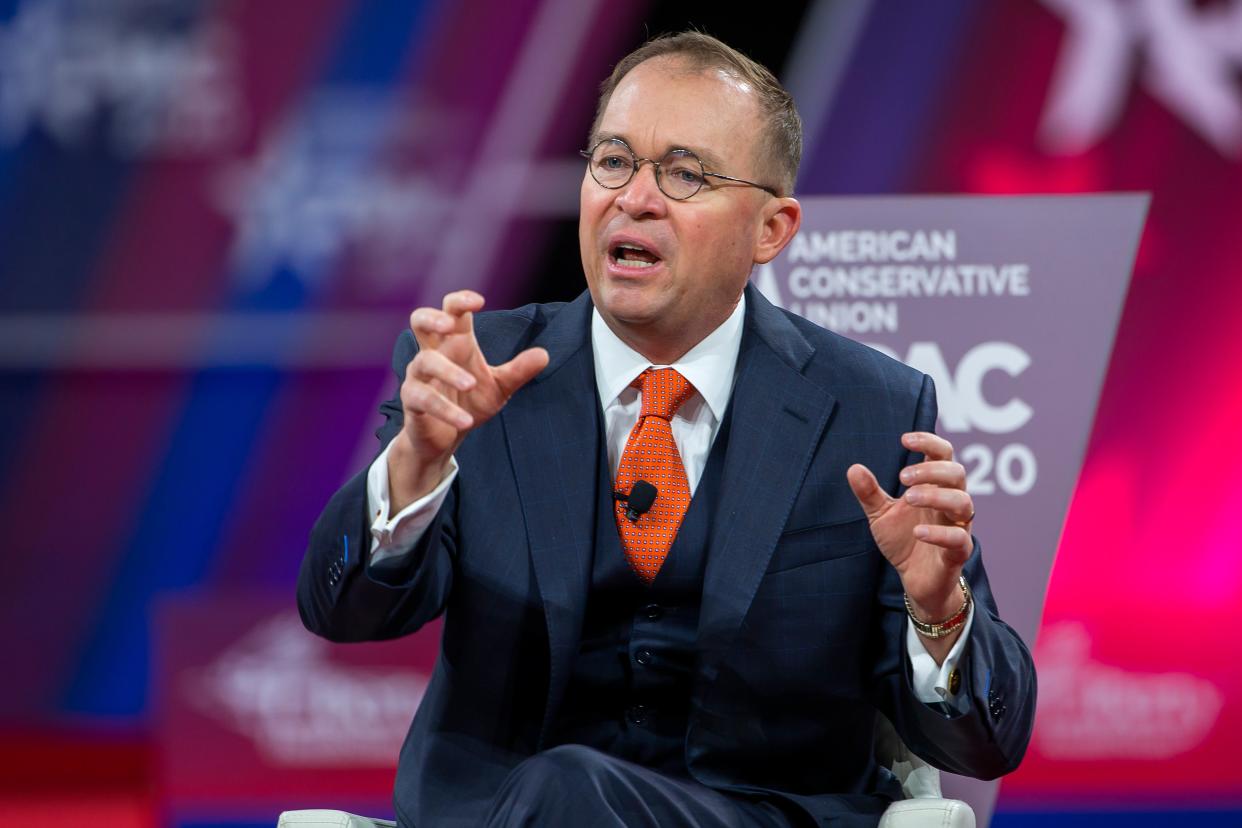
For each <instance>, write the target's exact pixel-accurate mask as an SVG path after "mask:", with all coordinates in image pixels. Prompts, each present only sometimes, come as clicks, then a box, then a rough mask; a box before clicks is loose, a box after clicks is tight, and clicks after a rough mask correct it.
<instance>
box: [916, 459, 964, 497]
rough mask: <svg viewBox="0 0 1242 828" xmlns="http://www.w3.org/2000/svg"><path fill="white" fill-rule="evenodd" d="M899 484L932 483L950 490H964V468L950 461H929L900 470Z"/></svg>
mask: <svg viewBox="0 0 1242 828" xmlns="http://www.w3.org/2000/svg"><path fill="white" fill-rule="evenodd" d="M901 482H902V483H904V484H906V485H907V486H915V485H918V484H920V483H932V484H934V485H937V486H948V487H949V488H951V489H963V490H964V489H965V488H966V467H965V466H963V465H962V464H961V463H957V462H954V461H952V460H929V461H927V462H925V463H915V464H914V465H912V466H906V467H905V468H904V469H902V470H901Z"/></svg>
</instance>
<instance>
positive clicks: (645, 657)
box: [634, 650, 652, 667]
mask: <svg viewBox="0 0 1242 828" xmlns="http://www.w3.org/2000/svg"><path fill="white" fill-rule="evenodd" d="M634 660H635V661H636V662H638V663H639V664H640V665H642V666H643V667H646V666H647V665H648V664H650V663H651V660H652V655H651V650H639V651H638V652H636V653H634Z"/></svg>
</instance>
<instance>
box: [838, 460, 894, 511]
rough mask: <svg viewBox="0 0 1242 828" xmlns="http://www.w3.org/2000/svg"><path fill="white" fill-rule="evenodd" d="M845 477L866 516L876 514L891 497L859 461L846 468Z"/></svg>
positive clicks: (869, 470)
mask: <svg viewBox="0 0 1242 828" xmlns="http://www.w3.org/2000/svg"><path fill="white" fill-rule="evenodd" d="M845 479H846V480H847V481H849V484H850V489H851V490H852V491H853V492H854V497H856V498H858V503H859V504H860V505H861V506H862V508H863V513H864V514H866V515H867V517H874V516H875V515H877V514H878V513H879V512H880V511H881V510H882V509H883V508H884V507H885V506H887V505H888V503H889V501H890V500H891V499H892V498H890V497H889V496H888V493H887V492H885V491H884V490H883V489H881V488H880V484H879V482H878V481H877V480H876V479H875V475H874V474H872V473H871V469H869V468H867V467H866V466H864V465H862V464H860V463H855V464H854V465H852V466H850V467H849V468H848V469H847V470H846V472H845Z"/></svg>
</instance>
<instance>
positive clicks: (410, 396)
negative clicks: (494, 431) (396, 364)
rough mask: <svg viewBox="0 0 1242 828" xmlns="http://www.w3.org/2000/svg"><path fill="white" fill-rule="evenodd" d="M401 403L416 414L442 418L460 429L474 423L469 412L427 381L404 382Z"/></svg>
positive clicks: (437, 418)
mask: <svg viewBox="0 0 1242 828" xmlns="http://www.w3.org/2000/svg"><path fill="white" fill-rule="evenodd" d="M401 404H402V405H403V406H404V407H405V408H406V410H408V411H410V412H412V413H414V414H422V415H425V416H428V417H431V418H433V419H436V420H441V421H443V422H445V423H447V424H448V425H450V426H452V427H453V428H455V429H457V430H459V431H462V430H465V429H467V428H470V427H471V426H472V425H474V418H473V417H471V416H470V414H469V413H467V412H466V411H465V410H464V409H463V408H461V407H460V406H459V405H457V404H456V403H454V402H452V401H450V400H449V399H448V398H447V397H445V396H444V395H443V394H441V393H440V392H439V391H437V390H435V389H434V388H432V387H431V386H430V385H428V384H427V383H425V382H417V381H416V382H408V383H405V384H403V385H402V386H401Z"/></svg>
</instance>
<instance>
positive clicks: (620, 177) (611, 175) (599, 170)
mask: <svg viewBox="0 0 1242 828" xmlns="http://www.w3.org/2000/svg"><path fill="white" fill-rule="evenodd" d="M589 163H590V165H591V175H592V176H594V178H595V180H596V181H598V182H599V183H600V184H602V185H603V186H605V187H621V186H624V184H625V182H627V181H629V180H630V176H631V175H633V173H634V153H632V152H630V148H629V147H627V146H626V145H625V144H622V143H621V142H620V141H602V142H600V143H599V144H598V145H597V146H596V147H595V149H594V151H592V153H591V160H590V162H589Z"/></svg>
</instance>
